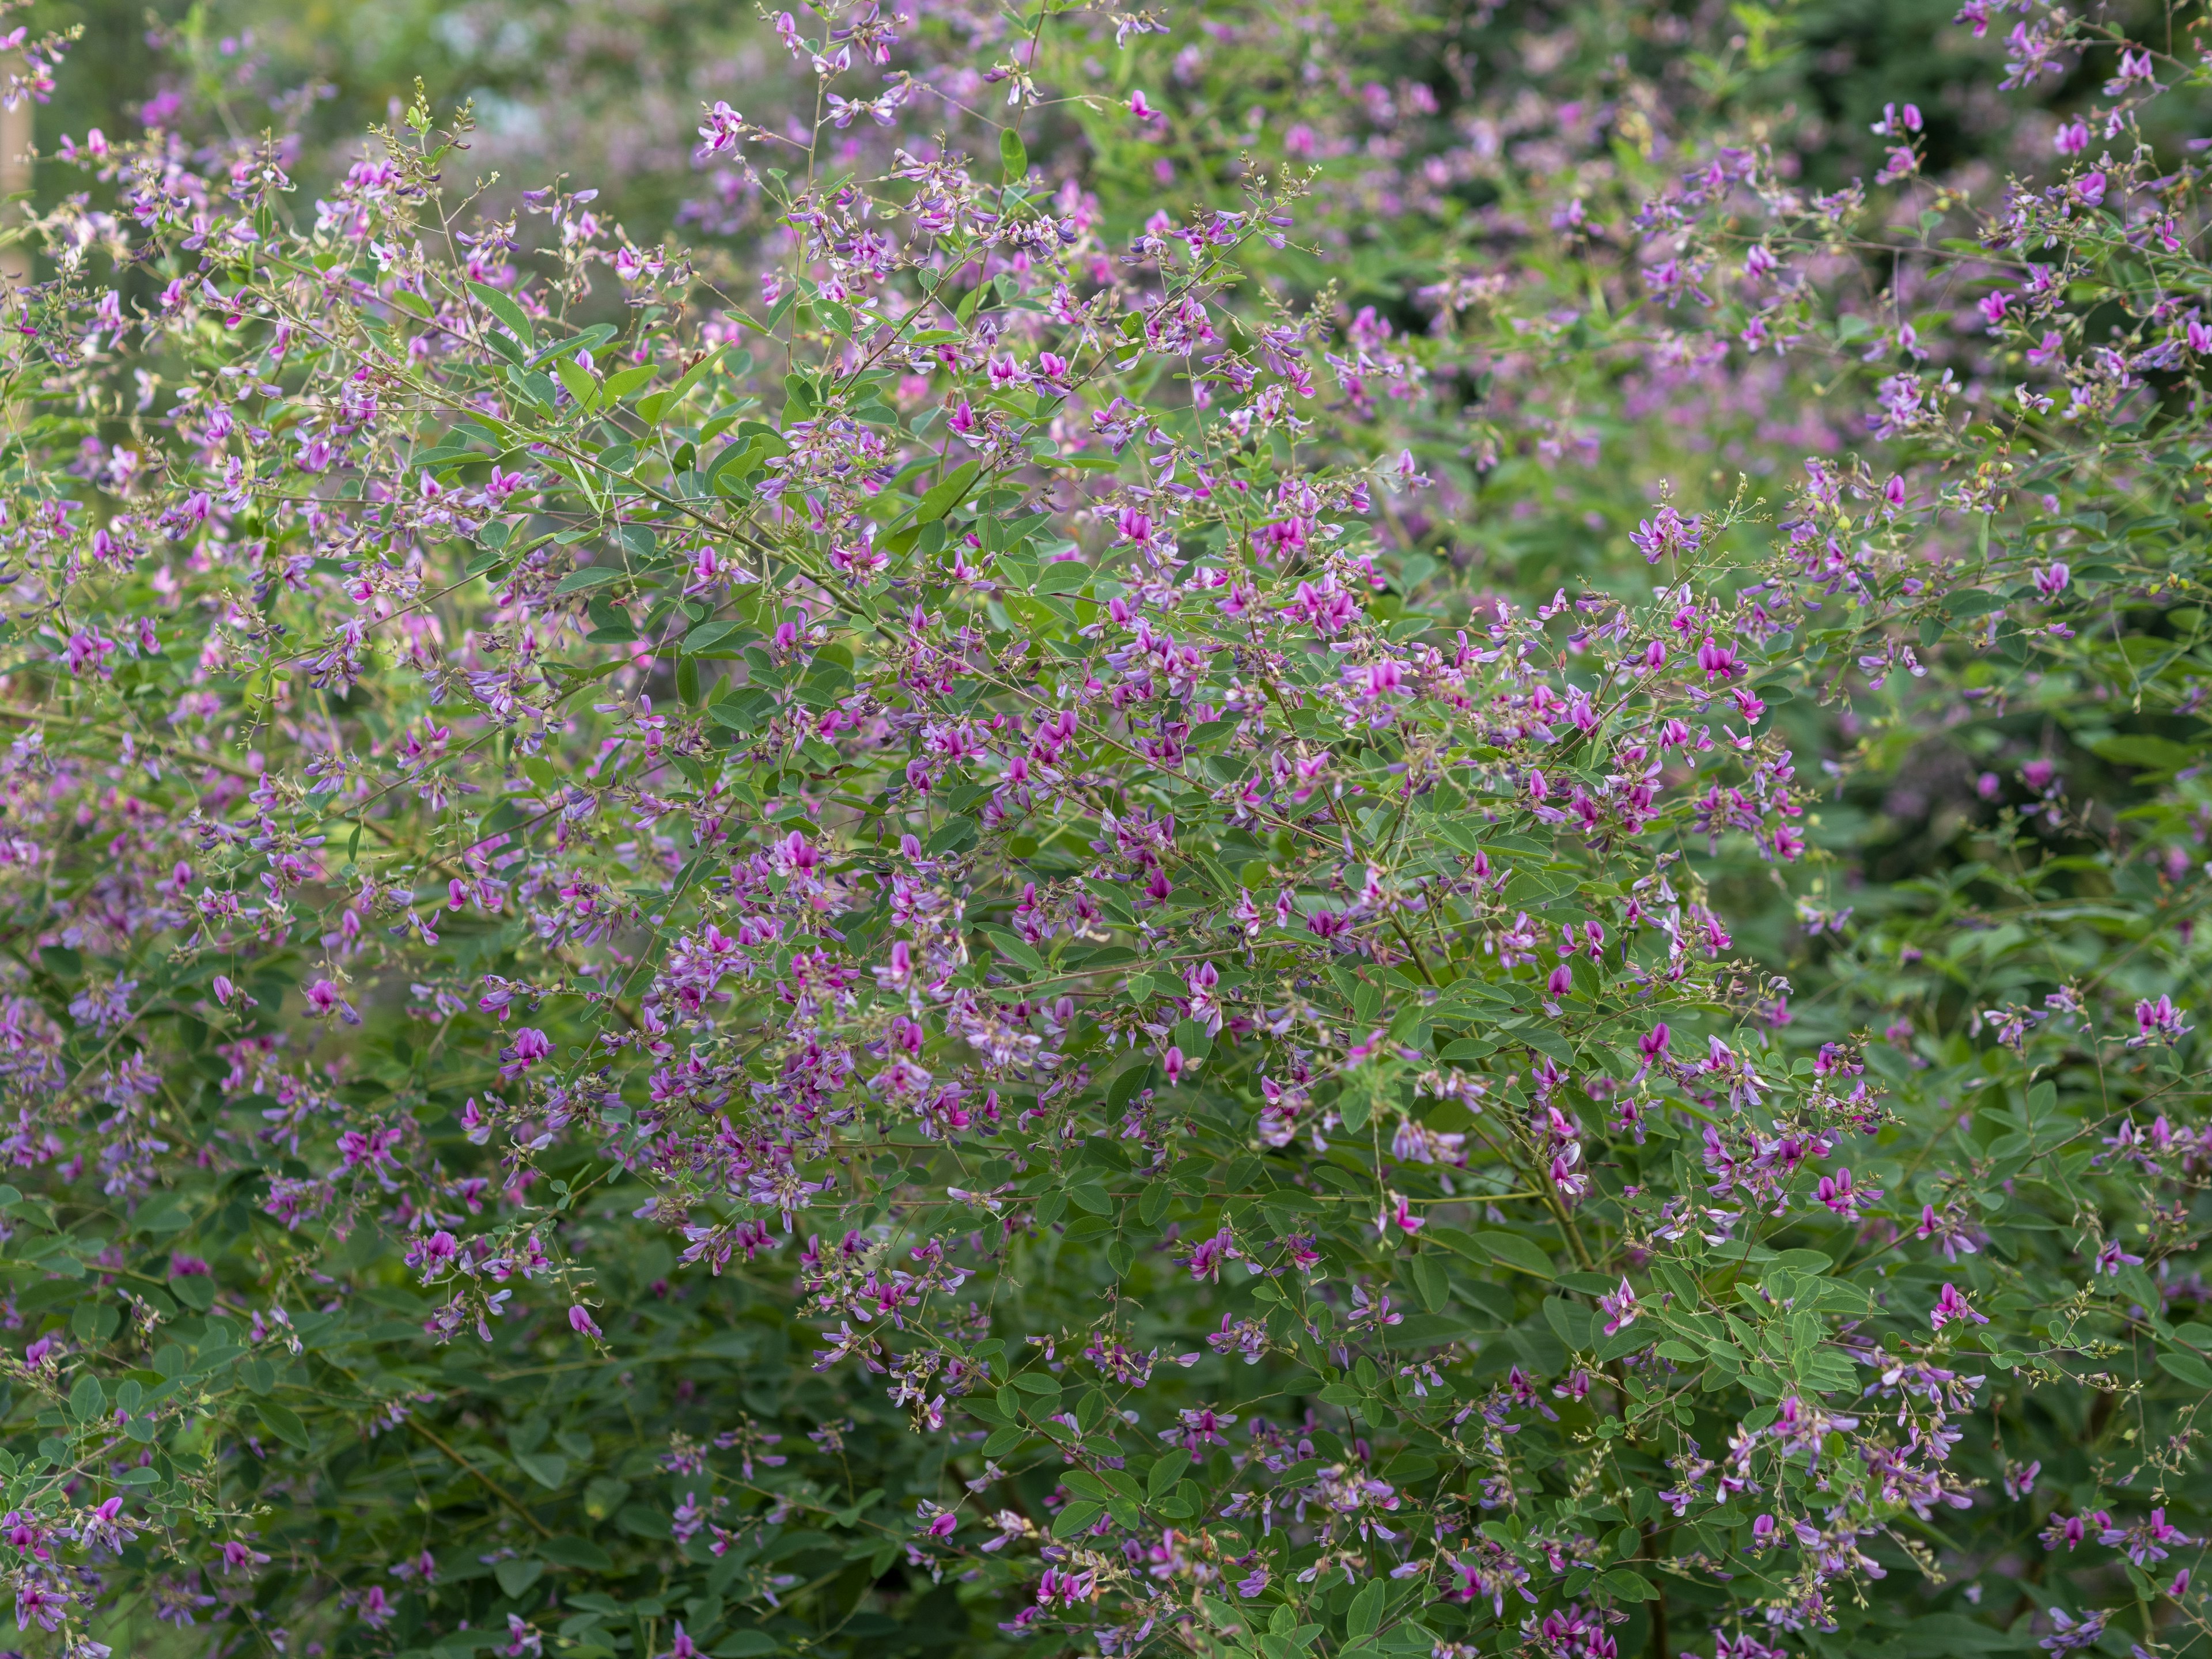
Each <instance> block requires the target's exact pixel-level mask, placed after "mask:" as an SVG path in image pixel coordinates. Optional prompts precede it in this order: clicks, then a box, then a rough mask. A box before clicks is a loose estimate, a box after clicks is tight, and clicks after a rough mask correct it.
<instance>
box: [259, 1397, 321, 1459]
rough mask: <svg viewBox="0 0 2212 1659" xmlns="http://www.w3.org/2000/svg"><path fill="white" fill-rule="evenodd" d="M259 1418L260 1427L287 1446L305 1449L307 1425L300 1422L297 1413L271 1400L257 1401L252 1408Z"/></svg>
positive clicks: (307, 1443)
mask: <svg viewBox="0 0 2212 1659" xmlns="http://www.w3.org/2000/svg"><path fill="white" fill-rule="evenodd" d="M253 1409H254V1411H255V1413H257V1414H258V1416H259V1417H260V1419H261V1422H262V1426H263V1427H264V1428H266V1429H267V1430H268V1431H269V1432H270V1433H271V1434H273V1435H275V1436H276V1437H277V1438H278V1439H279V1440H282V1441H283V1442H284V1443H286V1444H287V1445H291V1446H297V1447H298V1448H299V1449H301V1451H305V1450H307V1447H308V1445H309V1442H308V1439H307V1425H306V1424H305V1423H302V1422H301V1420H300V1417H299V1413H296V1412H295V1411H293V1410H291V1409H290V1408H289V1407H284V1406H280V1405H278V1404H277V1403H276V1401H273V1400H262V1401H256V1402H255V1403H254V1407H253Z"/></svg>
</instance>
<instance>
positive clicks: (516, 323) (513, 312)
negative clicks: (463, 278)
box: [469, 283, 538, 350]
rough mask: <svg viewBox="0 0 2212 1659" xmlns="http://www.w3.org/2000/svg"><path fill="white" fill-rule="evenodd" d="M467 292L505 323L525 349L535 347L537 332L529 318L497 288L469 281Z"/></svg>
mask: <svg viewBox="0 0 2212 1659" xmlns="http://www.w3.org/2000/svg"><path fill="white" fill-rule="evenodd" d="M469 292H470V293H471V294H473V295H476V297H477V303H478V304H479V305H481V306H483V308H484V309H485V310H486V311H489V313H491V314H492V315H493V316H495V317H496V318H498V319H500V321H501V322H502V323H504V324H506V325H507V328H508V330H509V331H512V332H513V335H514V337H515V338H516V339H518V340H520V341H521V342H522V344H523V349H525V350H534V349H537V345H538V336H537V333H536V331H533V330H532V328H531V326H530V319H529V317H528V316H527V315H526V313H524V311H523V309H522V307H520V306H519V305H517V304H515V302H514V301H513V300H511V299H509V298H508V297H507V295H504V294H501V292H500V291H499V290H498V289H495V288H486V287H485V286H484V285H483V283H470V284H469Z"/></svg>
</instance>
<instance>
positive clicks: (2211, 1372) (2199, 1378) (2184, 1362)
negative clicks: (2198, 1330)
mask: <svg viewBox="0 0 2212 1659" xmlns="http://www.w3.org/2000/svg"><path fill="white" fill-rule="evenodd" d="M2158 1366H2159V1369H2160V1370H2162V1371H2164V1372H2165V1373H2166V1375H2167V1376H2178V1377H2179V1378H2180V1379H2181V1380H2182V1381H2183V1382H2185V1383H2187V1384H2189V1386H2190V1387H2191V1388H2192V1389H2203V1390H2204V1392H2206V1393H2207V1394H2212V1365H2208V1364H2205V1363H2204V1362H2203V1360H2201V1359H2199V1358H2197V1356H2196V1355H2195V1354H2193V1353H2191V1352H2189V1351H2188V1350H2187V1349H2185V1348H2182V1349H2174V1348H2169V1349H2166V1350H2165V1351H2164V1352H2161V1353H2160V1355H2159V1357H2158Z"/></svg>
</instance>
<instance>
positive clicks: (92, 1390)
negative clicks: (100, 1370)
mask: <svg viewBox="0 0 2212 1659" xmlns="http://www.w3.org/2000/svg"><path fill="white" fill-rule="evenodd" d="M106 1410H107V1391H106V1389H102V1388H101V1387H100V1379H99V1378H98V1377H96V1376H80V1377H79V1378H77V1380H76V1387H75V1388H73V1389H70V1416H71V1417H74V1418H75V1419H76V1420H77V1421H78V1422H80V1423H89V1422H91V1421H92V1420H93V1419H94V1418H96V1417H99V1416H101V1415H102V1414H104V1413H106Z"/></svg>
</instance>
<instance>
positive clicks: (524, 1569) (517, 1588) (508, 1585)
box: [491, 1559, 545, 1596]
mask: <svg viewBox="0 0 2212 1659" xmlns="http://www.w3.org/2000/svg"><path fill="white" fill-rule="evenodd" d="M491 1571H492V1577H495V1578H496V1579H498V1580H499V1587H500V1589H502V1590H504V1591H506V1592H507V1595H515V1596H519V1595H521V1594H522V1593H523V1591H525V1590H526V1589H529V1588H530V1587H531V1586H532V1584H534V1583H537V1582H538V1580H539V1579H541V1578H543V1577H544V1576H545V1564H544V1562H543V1561H522V1560H514V1559H509V1560H506V1561H500V1562H495V1564H494V1565H493V1566H492V1570H491Z"/></svg>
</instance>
